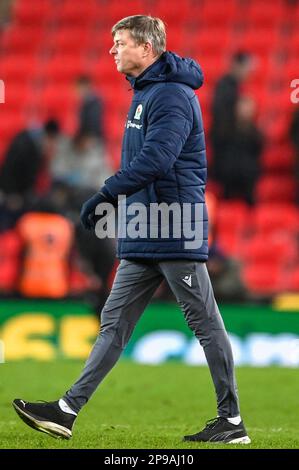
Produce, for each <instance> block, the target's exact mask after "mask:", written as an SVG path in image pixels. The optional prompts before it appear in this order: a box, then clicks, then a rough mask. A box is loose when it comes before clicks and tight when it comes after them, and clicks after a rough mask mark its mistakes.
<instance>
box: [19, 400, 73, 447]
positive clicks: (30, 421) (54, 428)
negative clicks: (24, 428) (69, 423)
mask: <svg viewBox="0 0 299 470" xmlns="http://www.w3.org/2000/svg"><path fill="white" fill-rule="evenodd" d="M12 405H13V407H14V409H15V410H16V412H17V414H18V415H19V417H20V418H21V419H22V421H24V423H26V424H27V425H28V426H30V427H31V428H33V429H35V430H36V431H40V432H44V433H46V434H49V436H51V437H54V438H55V439H70V438H71V437H72V431H70V430H69V429H68V428H66V427H64V426H61V425H59V424H56V423H53V422H51V421H41V420H39V419H37V418H35V417H33V416H31V415H30V414H29V413H26V412H25V411H23V410H21V408H20V407H19V406H18V405H16V403H14V402H13V403H12Z"/></svg>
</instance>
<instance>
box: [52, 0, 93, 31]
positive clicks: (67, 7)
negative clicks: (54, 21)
mask: <svg viewBox="0 0 299 470" xmlns="http://www.w3.org/2000/svg"><path fill="white" fill-rule="evenodd" d="M100 14H101V8H100V4H99V3H98V2H96V1H95V0H84V2H78V1H77V2H76V1H74V0H66V1H65V2H64V3H63V4H62V5H61V9H60V15H59V20H60V24H68V25H70V26H73V25H77V26H82V25H90V24H91V23H93V22H94V21H95V20H96V18H97V17H98V16H99V15H100Z"/></svg>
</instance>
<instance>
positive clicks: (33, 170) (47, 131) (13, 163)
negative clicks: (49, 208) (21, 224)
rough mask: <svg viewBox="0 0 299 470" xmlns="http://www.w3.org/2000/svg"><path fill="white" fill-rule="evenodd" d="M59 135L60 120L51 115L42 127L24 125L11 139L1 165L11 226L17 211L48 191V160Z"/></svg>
mask: <svg viewBox="0 0 299 470" xmlns="http://www.w3.org/2000/svg"><path fill="white" fill-rule="evenodd" d="M59 136H60V127H59V124H58V122H57V121H55V120H53V119H51V120H49V121H47V122H46V123H45V124H44V126H43V127H41V128H39V127H37V128H27V129H24V130H23V131H21V132H19V133H18V134H17V135H16V136H15V137H14V138H13V140H12V141H11V143H10V145H9V147H8V149H7V151H6V154H5V156H4V162H3V164H2V167H1V169H0V199H1V207H0V211H1V213H2V217H1V220H2V221H1V224H5V220H6V221H7V223H8V224H9V225H10V226H11V224H13V221H14V218H15V216H14V214H15V215H16V217H18V215H19V213H20V211H22V210H23V208H24V207H25V206H26V204H28V203H29V202H30V201H31V200H32V199H33V198H34V197H36V196H37V195H40V194H41V193H46V192H47V191H48V189H49V185H50V178H49V175H48V164H49V161H50V159H51V158H52V157H53V155H54V154H55V152H56V149H57V143H58V139H59ZM6 228H9V227H6Z"/></svg>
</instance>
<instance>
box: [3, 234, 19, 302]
mask: <svg viewBox="0 0 299 470" xmlns="http://www.w3.org/2000/svg"><path fill="white" fill-rule="evenodd" d="M21 245H22V244H21V240H20V238H19V236H18V234H17V233H16V232H15V231H14V230H9V231H6V232H4V233H1V234H0V292H1V293H5V294H8V293H13V292H14V291H16V288H17V280H18V277H19V272H20V261H21V260H20V255H21Z"/></svg>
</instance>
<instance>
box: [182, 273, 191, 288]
mask: <svg viewBox="0 0 299 470" xmlns="http://www.w3.org/2000/svg"><path fill="white" fill-rule="evenodd" d="M182 281H184V282H185V284H187V285H188V286H189V287H192V279H191V274H189V276H188V275H187V276H185V277H183V279H182Z"/></svg>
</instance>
